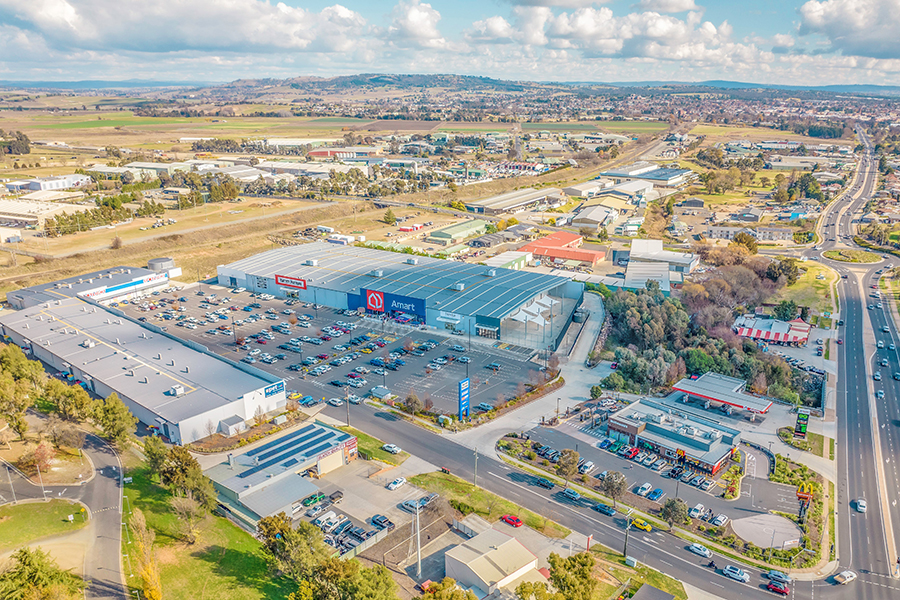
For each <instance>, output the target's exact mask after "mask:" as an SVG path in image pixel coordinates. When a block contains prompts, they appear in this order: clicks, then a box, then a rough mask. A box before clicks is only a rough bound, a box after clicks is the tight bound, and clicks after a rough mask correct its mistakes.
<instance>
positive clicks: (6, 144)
mask: <svg viewBox="0 0 900 600" xmlns="http://www.w3.org/2000/svg"><path fill="white" fill-rule="evenodd" d="M0 154H16V155H23V154H31V140H29V139H28V136H27V135H25V134H24V133H22V132H21V131H16V132H12V131H9V132H5V131H3V130H2V129H0Z"/></svg>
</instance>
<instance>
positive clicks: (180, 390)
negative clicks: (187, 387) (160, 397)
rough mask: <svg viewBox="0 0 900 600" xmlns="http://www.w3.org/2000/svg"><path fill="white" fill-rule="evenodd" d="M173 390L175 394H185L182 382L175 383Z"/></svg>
mask: <svg viewBox="0 0 900 600" xmlns="http://www.w3.org/2000/svg"><path fill="white" fill-rule="evenodd" d="M171 391H172V395H173V396H184V386H183V385H181V384H180V383H176V384H175V385H173V386H172V390H171Z"/></svg>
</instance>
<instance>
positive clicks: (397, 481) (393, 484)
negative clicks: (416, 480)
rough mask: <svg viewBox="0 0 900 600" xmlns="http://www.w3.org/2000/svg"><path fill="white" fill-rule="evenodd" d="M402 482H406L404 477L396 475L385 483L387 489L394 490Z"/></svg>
mask: <svg viewBox="0 0 900 600" xmlns="http://www.w3.org/2000/svg"><path fill="white" fill-rule="evenodd" d="M404 483H406V478H405V477H398V478H397V479H395V480H393V481H392V482H390V483H389V484H388V485H387V489H389V490H396V489H397V488H398V487H401V486H402V485H403V484H404Z"/></svg>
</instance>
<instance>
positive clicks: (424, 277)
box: [220, 242, 568, 319]
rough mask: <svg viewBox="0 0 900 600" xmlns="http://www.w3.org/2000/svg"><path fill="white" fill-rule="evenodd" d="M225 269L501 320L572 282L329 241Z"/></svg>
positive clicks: (253, 258) (272, 252)
mask: <svg viewBox="0 0 900 600" xmlns="http://www.w3.org/2000/svg"><path fill="white" fill-rule="evenodd" d="M308 261H316V264H308ZM412 262H414V263H415V264H411V263H412ZM220 269H225V270H228V271H238V272H243V273H245V274H247V275H248V276H254V277H266V278H270V279H272V278H274V277H275V276H276V275H281V276H287V277H295V278H299V279H305V280H306V281H307V284H308V285H309V286H310V287H312V286H315V287H318V288H323V289H331V290H336V291H339V292H344V293H348V294H358V293H359V291H360V290H361V289H369V290H377V291H381V292H386V293H389V294H395V295H399V296H407V297H411V298H419V299H422V300H424V301H425V305H426V307H427V308H429V309H433V310H442V311H447V312H453V313H460V314H464V315H478V316H482V317H491V318H497V319H502V318H505V317H507V316H508V315H509V314H511V313H513V312H515V311H516V310H518V309H519V308H520V307H521V306H522V305H524V304H527V303H528V302H529V301H530V300H531V299H532V298H534V297H535V296H538V295H540V294H544V293H548V292H550V291H551V290H553V289H555V288H557V287H559V286H561V285H565V284H566V283H567V281H568V280H567V279H565V278H560V277H557V276H555V275H545V274H541V273H533V272H523V271H514V270H508V269H490V268H488V267H485V266H483V265H474V264H468V263H463V262H458V261H453V260H440V259H436V258H430V257H415V256H411V255H408V254H399V253H395V252H385V251H382V250H374V249H371V248H362V247H357V246H341V245H336V244H328V243H325V242H313V243H310V244H303V245H300V246H291V247H288V248H279V249H275V250H270V251H268V252H263V253H262V254H257V255H255V256H251V257H249V258H245V259H243V260H239V261H237V262H234V263H231V264H229V265H226V266H224V267H220ZM458 286H462V289H461V290H460V289H457V287H458Z"/></svg>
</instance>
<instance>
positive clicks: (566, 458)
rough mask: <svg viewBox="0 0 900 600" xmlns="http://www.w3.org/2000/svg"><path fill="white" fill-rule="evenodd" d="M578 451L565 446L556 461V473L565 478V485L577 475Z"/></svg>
mask: <svg viewBox="0 0 900 600" xmlns="http://www.w3.org/2000/svg"><path fill="white" fill-rule="evenodd" d="M578 458H579V456H578V453H577V452H575V451H574V450H572V449H571V448H566V449H565V450H563V451H562V452H560V454H559V461H558V462H557V463H556V474H557V475H559V476H560V477H562V478H563V479H565V480H566V487H567V488H568V487H569V480H570V479H572V478H574V477H575V476H576V475H578Z"/></svg>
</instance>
